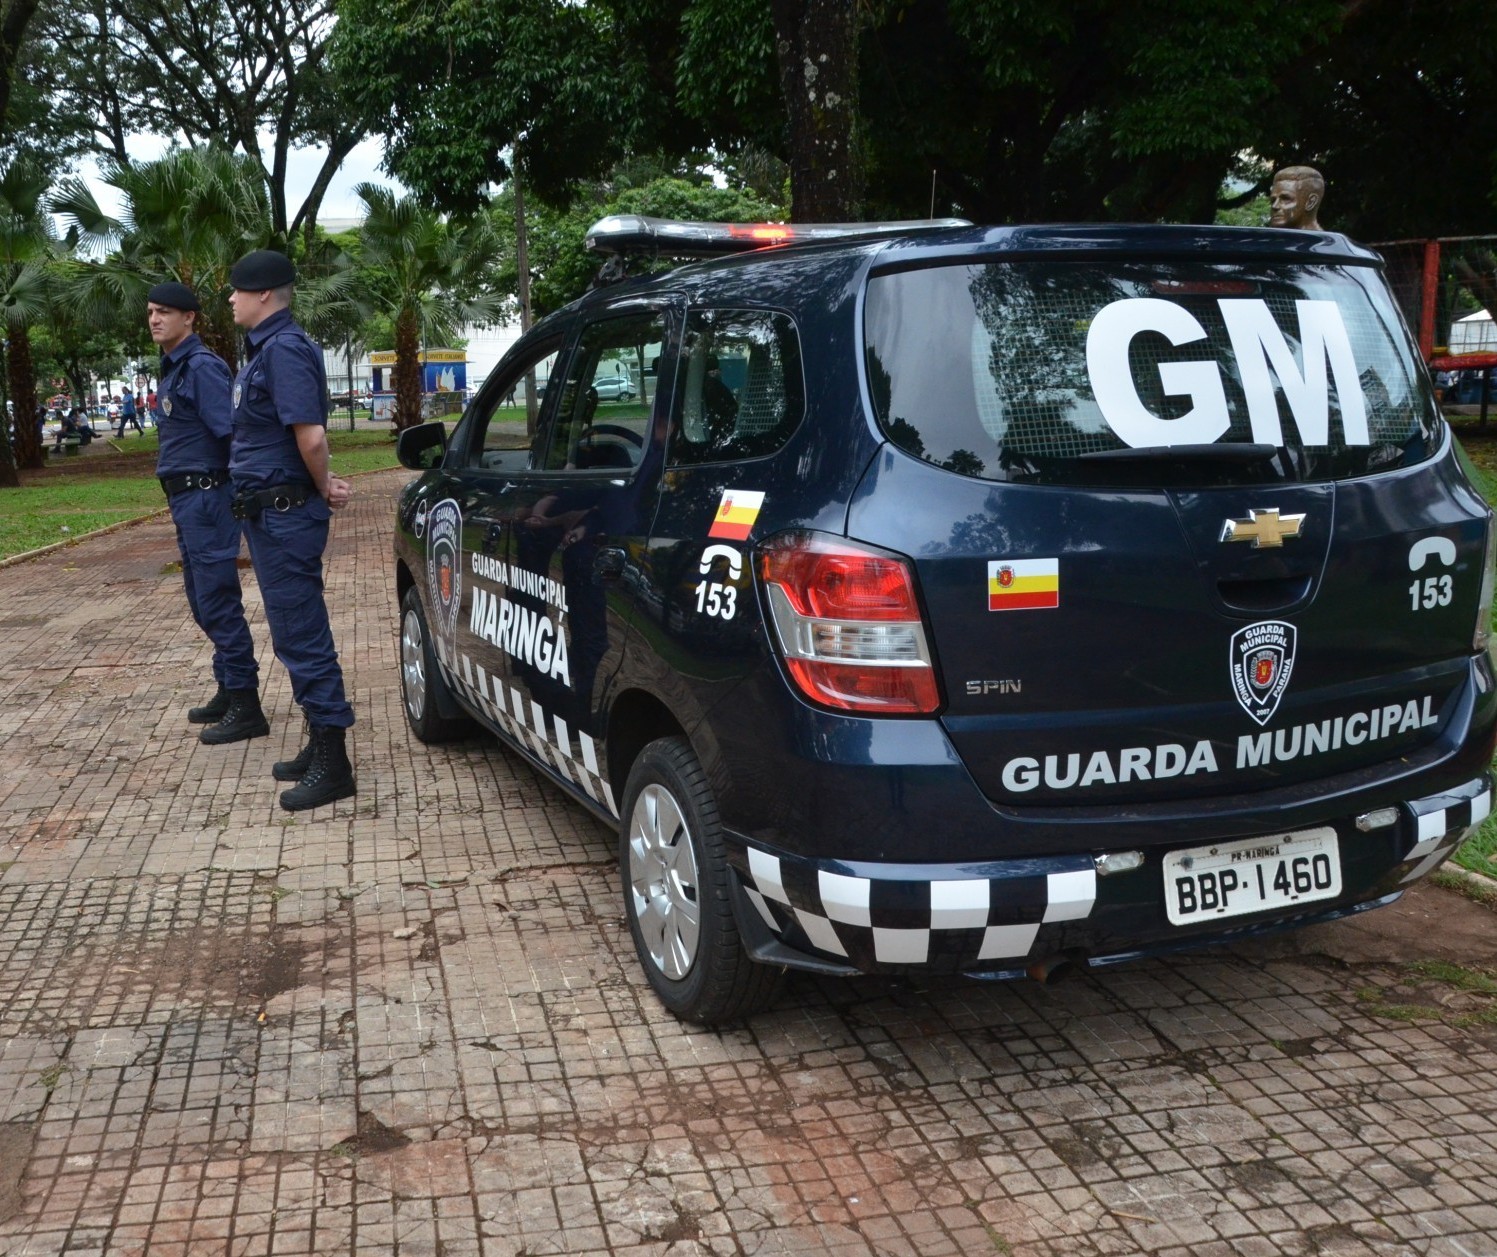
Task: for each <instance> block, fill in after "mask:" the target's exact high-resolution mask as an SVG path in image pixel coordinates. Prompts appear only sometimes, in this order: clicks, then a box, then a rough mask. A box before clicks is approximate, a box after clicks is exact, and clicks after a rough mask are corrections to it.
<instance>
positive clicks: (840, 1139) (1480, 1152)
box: [0, 473, 1497, 1257]
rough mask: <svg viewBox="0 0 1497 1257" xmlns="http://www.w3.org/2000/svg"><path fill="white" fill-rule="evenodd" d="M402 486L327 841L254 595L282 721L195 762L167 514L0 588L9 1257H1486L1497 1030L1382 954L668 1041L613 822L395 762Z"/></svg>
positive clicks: (436, 768)
mask: <svg viewBox="0 0 1497 1257" xmlns="http://www.w3.org/2000/svg"><path fill="white" fill-rule="evenodd" d="M403 479H404V476H403V474H399V473H388V474H381V475H378V476H373V477H365V478H362V479H361V480H360V481H359V482H358V494H357V497H356V501H355V504H354V505H353V506H352V507H351V508H350V509H349V510H348V511H346V512H344V513H343V514H342V515H341V516H339V517H338V519H337V520H336V521H335V528H334V542H333V545H332V547H331V549H330V574H329V591H330V601H331V603H332V605H333V607H334V632H335V634H336V637H337V640H338V643H339V645H340V647H341V649H342V652H343V659H344V664H345V667H346V671H347V676H348V679H349V682H350V688H351V692H352V698H353V701H354V703H355V706H356V708H357V712H358V724H357V726H356V727H355V729H354V732H353V737H352V743H351V745H352V750H353V754H354V758H355V761H356V764H357V768H358V774H359V783H360V790H359V794H358V797H357V799H356V800H354V801H351V802H348V803H340V804H338V805H336V806H334V807H332V808H322V809H318V810H317V811H315V812H312V813H310V814H307V813H302V814H299V815H297V816H295V817H292V816H289V815H288V814H285V813H282V812H281V811H280V810H279V809H278V808H277V806H276V802H275V792H276V789H277V788H278V787H277V786H276V783H274V782H272V780H271V777H270V765H271V763H272V762H273V761H274V760H275V759H277V758H281V757H284V756H287V755H290V754H292V753H294V752H295V751H296V749H297V748H298V746H299V745H300V738H301V733H302V729H301V724H300V721H299V720H298V719H296V718H295V716H294V712H293V708H292V704H291V699H290V687H289V684H288V682H287V678H286V675H285V673H284V671H283V670H282V669H281V668H280V666H279V665H278V664H275V663H274V662H273V660H272V659H271V657H270V654H269V650H268V637H267V633H266V630H265V626H264V618H263V614H262V611H261V604H260V601H259V596H258V592H257V590H256V589H255V586H254V583H253V579H252V577H250V575H249V573H246V592H247V598H248V602H249V607H250V613H251V618H252V624H253V628H254V630H255V634H256V640H257V642H258V643H260V644H261V647H262V651H263V654H262V666H263V665H264V664H269V665H270V666H269V667H267V668H266V669H265V675H264V677H263V680H264V688H265V693H266V700H267V708H268V710H269V712H270V713H271V718H272V723H273V731H272V736H271V737H269V738H262V739H258V740H254V741H251V742H247V743H240V744H238V745H234V746H229V747H206V746H202V745H200V744H199V743H198V742H197V741H196V739H195V737H194V733H195V730H194V729H193V728H191V727H190V726H188V725H187V723H186V721H185V718H184V715H185V711H186V709H187V708H188V707H189V706H191V705H193V704H194V703H196V702H199V701H201V700H202V699H204V698H205V697H206V696H207V693H208V690H209V688H210V686H209V684H208V661H209V653H208V650H207V647H206V645H205V643H204V642H203V640H202V639H201V637H200V636H199V634H198V633H197V631H196V629H195V628H194V627H193V626H192V625H191V623H190V621H189V618H188V616H187V612H186V606H185V602H184V600H183V598H182V595H181V592H180V584H179V581H180V578H179V576H178V575H177V574H176V573H175V571H174V570H172V569H171V567H170V565H171V564H172V562H173V560H174V557H175V551H174V546H173V542H172V537H171V531H170V526H169V524H168V523H167V522H166V521H164V520H159V519H158V520H154V521H150V522H147V523H144V524H142V525H138V526H135V527H132V528H128V529H124V530H121V531H119V532H116V533H114V534H111V535H108V536H105V537H100V538H95V539H93V540H89V541H85V542H83V543H81V544H79V545H76V546H73V547H70V548H68V549H66V550H62V551H58V552H55V553H52V554H49V555H45V556H42V557H40V558H38V559H36V560H33V561H30V562H26V563H22V564H19V565H15V566H10V567H7V568H5V569H3V570H0V737H3V740H4V755H3V758H0V1254H4V1255H5V1257H52V1255H53V1254H62V1253H69V1254H110V1255H112V1257H113V1255H118V1257H125V1255H131V1257H133V1255H135V1254H145V1255H149V1257H177V1255H185V1254H214V1255H216V1254H235V1255H244V1257H249V1255H252V1254H253V1255H259V1254H308V1253H319V1254H333V1253H355V1252H357V1253H359V1254H384V1253H391V1254H410V1255H414V1254H424V1255H428V1257H437V1255H440V1257H469V1255H472V1254H491V1255H494V1257H499V1255H503V1257H518V1255H519V1254H544V1253H577V1254H602V1253H609V1254H645V1253H672V1254H690V1253H719V1254H733V1253H748V1254H777V1253H786V1254H789V1253H831V1254H838V1255H846V1257H853V1255H856V1254H867V1253H879V1254H885V1253H887V1254H921V1255H927V1254H928V1255H931V1257H937V1255H940V1254H968V1253H993V1254H1024V1255H1035V1257H1040V1255H1050V1254H1128V1253H1159V1254H1180V1255H1184V1254H1191V1255H1192V1257H1214V1255H1216V1254H1242V1255H1244V1257H1249V1255H1252V1257H1257V1255H1259V1254H1262V1255H1264V1257H1267V1255H1270V1254H1272V1255H1275V1257H1277V1255H1279V1254H1300V1253H1303V1254H1310V1253H1325V1254H1358V1253H1372V1254H1395V1253H1396V1254H1405V1253H1418V1254H1431V1255H1445V1254H1449V1255H1450V1257H1492V1255H1494V1254H1497V1238H1494V1236H1497V1205H1494V1201H1493V1181H1494V1177H1493V1165H1494V1163H1497V1162H1494V1154H1497V1101H1494V1099H1493V1093H1492V1088H1491V1080H1492V1077H1493V1070H1494V1067H1497V1051H1494V1047H1493V1044H1494V1040H1493V1038H1492V1035H1491V1034H1490V1032H1489V1031H1486V1030H1484V1029H1483V1028H1482V1027H1480V1026H1476V1027H1465V1028H1463V1027H1462V1026H1460V1025H1457V1024H1455V1022H1453V1021H1452V1020H1451V1019H1450V1018H1441V1019H1436V1020H1423V1019H1410V1018H1407V1017H1398V1016H1392V1015H1387V1009H1386V1008H1385V1007H1384V1005H1383V1004H1380V1003H1379V1002H1378V998H1377V997H1378V993H1379V992H1380V991H1383V992H1391V991H1392V988H1394V987H1395V985H1396V984H1397V983H1398V982H1399V981H1400V976H1399V975H1400V970H1399V967H1398V966H1396V965H1393V964H1382V965H1378V964H1373V965H1362V966H1356V967H1348V966H1345V965H1341V964H1337V963H1334V962H1332V961H1330V960H1328V959H1325V958H1316V957H1315V956H1313V955H1308V956H1307V955H1287V956H1286V955H1284V954H1281V953H1276V952H1274V951H1273V949H1271V948H1262V947H1259V948H1257V949H1255V948H1254V947H1252V946H1244V947H1242V948H1239V949H1238V950H1236V951H1234V952H1231V953H1214V954H1211V955H1207V956H1193V957H1186V958H1177V959H1171V960H1164V961H1151V962H1147V963H1141V964H1137V965H1133V966H1130V967H1127V968H1122V969H1118V970H1114V971H1111V972H1108V973H1106V974H1104V975H1101V976H1094V977H1085V978H1082V979H1079V980H1077V981H1075V982H1072V983H1070V984H1061V985H1057V986H1053V987H1039V986H1035V985H1031V984H1023V985H983V984H977V983H971V982H966V981H962V980H957V979H953V980H940V981H930V982H911V983H905V982H893V981H885V980H875V979H866V980H858V981H853V982H820V981H813V980H810V979H799V978H794V979H792V980H791V982H790V983H789V985H788V987H787V990H786V993H785V996H784V999H783V1003H782V1004H781V1006H780V1007H779V1008H778V1009H777V1010H776V1011H775V1012H773V1013H771V1014H769V1015H765V1016H762V1017H760V1018H758V1019H756V1020H754V1021H753V1022H752V1023H751V1024H749V1025H747V1026H746V1027H743V1028H741V1029H735V1030H731V1031H728V1032H723V1033H710V1032H706V1031H703V1030H698V1029H690V1028H686V1027H683V1026H681V1025H680V1024H678V1023H677V1022H676V1021H675V1020H674V1019H673V1018H671V1017H670V1016H669V1015H667V1014H665V1013H664V1012H663V1011H662V1010H661V1009H660V1007H659V1006H658V1005H657V1004H656V1002H655V1001H654V1000H653V998H652V997H651V994H650V992H649V989H648V987H647V986H646V985H645V984H644V981H643V979H642V977H641V975H640V972H639V970H638V967H637V965H636V962H635V960H634V957H633V952H632V948H631V946H630V942H629V935H628V931H627V929H626V927H625V925H624V922H623V919H622V915H621V907H620V894H619V890H618V885H617V881H618V874H617V869H616V862H615V859H614V854H613V852H614V842H613V838H612V836H611V835H610V833H609V832H608V831H607V830H606V829H605V828H604V827H603V826H601V825H599V824H597V823H595V822H594V821H593V820H591V819H590V818H589V817H587V816H586V815H585V814H584V813H582V812H581V811H580V810H579V809H577V808H576V807H574V806H572V805H571V804H569V803H568V802H567V801H565V800H564V799H563V798H562V797H561V796H560V795H559V794H558V793H557V792H555V791H554V790H552V789H551V788H549V787H548V786H547V785H546V784H545V783H544V782H543V781H542V780H541V778H540V777H539V776H538V774H537V773H536V772H535V771H533V770H532V769H531V768H530V767H528V766H527V765H526V764H525V763H524V762H522V761H521V760H520V759H519V758H518V757H516V756H514V755H512V754H510V753H508V752H506V751H504V750H502V749H501V748H500V747H499V746H498V745H497V744H496V743H493V742H488V741H483V740H480V741H477V742H473V743H469V744H459V745H457V746H454V747H447V748H426V747H423V746H422V745H420V744H419V743H417V742H416V741H414V740H413V739H412V737H411V736H410V735H409V733H408V731H407V728H406V725H405V722H404V720H403V718H402V714H401V707H400V696H399V685H398V676H397V666H396V658H397V654H396V643H395V631H396V616H395V611H394V597H393V578H392V573H391V562H390V558H389V555H390V529H391V526H392V518H393V505H394V499H395V495H396V493H397V492H398V490H399V487H400V485H401V484H402V483H403ZM1437 893H1444V892H1437ZM1374 915H1376V914H1374ZM1331 928H1335V927H1331ZM1390 999H1391V994H1390Z"/></svg>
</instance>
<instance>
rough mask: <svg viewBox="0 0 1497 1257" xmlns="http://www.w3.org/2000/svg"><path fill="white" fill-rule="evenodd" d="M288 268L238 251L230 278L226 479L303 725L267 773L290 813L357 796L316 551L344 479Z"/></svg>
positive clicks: (268, 255)
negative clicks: (234, 363)
mask: <svg viewBox="0 0 1497 1257" xmlns="http://www.w3.org/2000/svg"><path fill="white" fill-rule="evenodd" d="M295 281H296V270H295V268H294V267H293V266H292V265H291V260H290V259H289V258H288V257H286V256H285V254H282V253H276V252H274V251H272V250H270V249H257V250H256V251H255V252H253V253H249V254H246V255H245V256H244V257H242V258H240V259H239V261H238V262H236V263H235V264H234V268H233V269H232V270H231V271H230V272H229V283H230V284H231V285H232V286H233V289H234V292H233V295H232V297H231V298H230V301H231V304H232V305H233V307H234V322H236V323H237V324H239V326H240V327H242V328H245V329H246V331H247V336H246V341H247V352H246V356H245V362H244V366H243V367H241V368H240V371H239V375H238V378H236V379H235V381H234V393H233V407H234V437H233V442H232V444H231V446H230V451H229V474H230V475H231V476H232V478H233V483H234V513H235V514H236V515H237V516H238V517H239V518H240V519H241V520H242V521H243V523H244V535H245V537H246V538H247V539H248V541H249V549H250V561H251V562H252V563H253V564H254V566H255V576H256V578H257V579H258V580H259V582H260V592H261V595H262V596H263V597H264V600H265V618H266V620H268V621H269V623H270V637H271V642H272V644H273V645H274V647H275V653H276V658H277V659H279V660H280V661H281V662H282V663H283V664H284V665H285V667H286V671H287V673H288V674H289V675H290V677H291V692H292V694H293V695H294V696H295V698H296V701H297V703H298V704H299V705H300V706H301V709H302V712H303V713H304V714H305V716H306V718H307V744H306V746H305V747H304V748H303V749H302V751H301V754H299V755H298V756H297V757H296V758H295V759H292V760H283V761H282V762H280V763H278V764H276V765H275V768H274V770H273V772H274V775H275V777H276V779H277V780H279V781H295V782H296V783H297V784H296V785H295V786H293V787H292V788H291V789H289V790H287V791H285V792H284V793H282V795H281V806H282V807H283V808H286V809H287V810H288V811H292V812H295V811H300V810H301V809H303V808H309V807H317V806H318V805H319V804H322V803H332V802H334V801H335V800H337V799H346V798H348V797H350V796H351V795H352V794H353V793H354V789H355V783H354V775H353V765H352V764H351V763H349V759H348V750H347V746H346V742H345V739H346V732H347V730H348V728H349V726H351V725H352V724H353V708H352V707H351V706H349V703H348V699H347V698H346V697H345V696H344V692H343V670H342V668H340V667H339V665H338V652H337V649H336V648H335V647H334V645H333V632H332V629H331V627H330V626H329V624H328V614H327V601H326V599H325V597H324V594H323V585H322V552H323V550H324V549H325V548H326V546H327V534H328V521H329V520H330V519H331V518H332V513H333V511H335V510H338V509H340V508H342V507H343V506H346V505H347V504H348V498H349V493H350V486H349V483H348V481H346V480H343V479H340V478H339V477H337V476H334V475H332V474H331V472H330V471H329V469H328V446H327V411H328V402H327V376H326V373H325V372H324V370H323V363H322V350H321V349H319V348H318V347H317V345H316V344H315V343H314V342H313V340H312V338H311V337H310V336H308V335H307V334H306V332H304V331H302V329H301V328H300V327H298V326H297V325H296V324H295V323H293V322H292V321H291V309H290V307H291V287H292V285H293V284H294V283H295Z"/></svg>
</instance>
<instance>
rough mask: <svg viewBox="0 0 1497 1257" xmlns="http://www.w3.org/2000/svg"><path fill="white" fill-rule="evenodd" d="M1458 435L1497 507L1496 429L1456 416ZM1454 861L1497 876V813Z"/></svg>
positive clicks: (1473, 473)
mask: <svg viewBox="0 0 1497 1257" xmlns="http://www.w3.org/2000/svg"><path fill="white" fill-rule="evenodd" d="M1451 426H1452V427H1453V428H1454V429H1455V432H1456V435H1457V436H1461V435H1466V437H1467V439H1466V440H1463V441H1462V442H1461V446H1462V448H1463V449H1464V451H1465V454H1466V469H1467V471H1468V472H1469V473H1470V474H1471V478H1472V479H1473V480H1474V481H1475V482H1476V487H1477V488H1478V489H1479V490H1481V495H1482V497H1484V498H1486V500H1487V502H1488V503H1489V504H1490V505H1493V506H1497V428H1494V430H1493V435H1492V436H1490V437H1489V436H1487V435H1486V434H1484V433H1483V434H1481V435H1478V432H1479V431H1480V429H1479V428H1478V427H1477V420H1475V419H1473V418H1466V419H1464V420H1462V419H1455V420H1454V421H1453V423H1452V425H1451ZM1453 862H1454V863H1456V864H1459V865H1460V866H1461V867H1462V868H1465V869H1470V870H1471V871H1472V872H1473V873H1481V874H1484V875H1485V876H1487V877H1493V878H1497V815H1493V816H1489V817H1488V818H1487V819H1486V820H1485V821H1483V822H1482V824H1481V827H1480V828H1479V829H1477V831H1476V832H1475V833H1474V834H1472V835H1471V837H1470V838H1468V839H1466V841H1465V842H1464V843H1462V844H1461V848H1460V850H1459V851H1457V852H1456V853H1455V856H1454V857H1453Z"/></svg>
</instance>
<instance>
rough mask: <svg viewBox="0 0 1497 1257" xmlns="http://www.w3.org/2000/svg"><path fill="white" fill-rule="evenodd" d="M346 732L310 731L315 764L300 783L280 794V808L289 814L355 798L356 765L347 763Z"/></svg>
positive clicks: (310, 765) (316, 729)
mask: <svg viewBox="0 0 1497 1257" xmlns="http://www.w3.org/2000/svg"><path fill="white" fill-rule="evenodd" d="M346 732H347V730H344V729H325V728H319V727H318V726H317V725H313V726H312V727H311V734H312V762H311V763H310V764H309V765H308V766H307V771H306V772H304V773H303V774H302V778H301V781H300V782H298V783H297V784H296V785H294V786H292V787H291V789H289V790H286V791H284V792H283V793H282V794H281V806H282V807H283V808H285V809H286V810H287V811H288V812H300V811H302V810H303V809H305V808H309V807H321V806H322V805H323V804H324V803H333V802H335V801H337V800H338V799H348V798H352V797H353V793H354V789H355V786H354V780H353V765H352V764H350V763H349V762H348V749H347V746H346V745H345V734H346Z"/></svg>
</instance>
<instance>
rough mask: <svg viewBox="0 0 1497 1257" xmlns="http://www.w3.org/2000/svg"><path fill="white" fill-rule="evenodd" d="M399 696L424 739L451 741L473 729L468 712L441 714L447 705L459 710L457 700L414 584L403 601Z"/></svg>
mask: <svg viewBox="0 0 1497 1257" xmlns="http://www.w3.org/2000/svg"><path fill="white" fill-rule="evenodd" d="M400 696H401V698H402V699H403V700H404V704H405V718H406V722H407V723H408V724H409V725H410V726H411V732H412V733H414V734H415V735H416V736H417V737H418V738H420V739H421V741H423V742H451V741H453V740H455V739H457V738H462V737H466V736H467V735H468V734H470V733H472V732H473V722H472V721H471V720H469V719H468V718H467V717H466V716H444V715H442V714H441V713H442V710H443V709H444V708H445V709H447V710H449V711H452V710H456V709H457V703H456V700H454V699H453V697H452V692H451V691H450V690H449V689H448V688H447V682H446V681H444V680H442V672H441V669H439V668H438V667H437V656H436V652H435V651H434V650H432V646H431V634H430V633H429V632H428V631H427V628H426V615H425V613H424V612H423V611H422V610H421V599H420V597H419V596H418V595H417V593H416V590H415V588H414V587H412V588H411V589H407V590H406V591H405V597H404V598H402V599H401V601H400Z"/></svg>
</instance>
